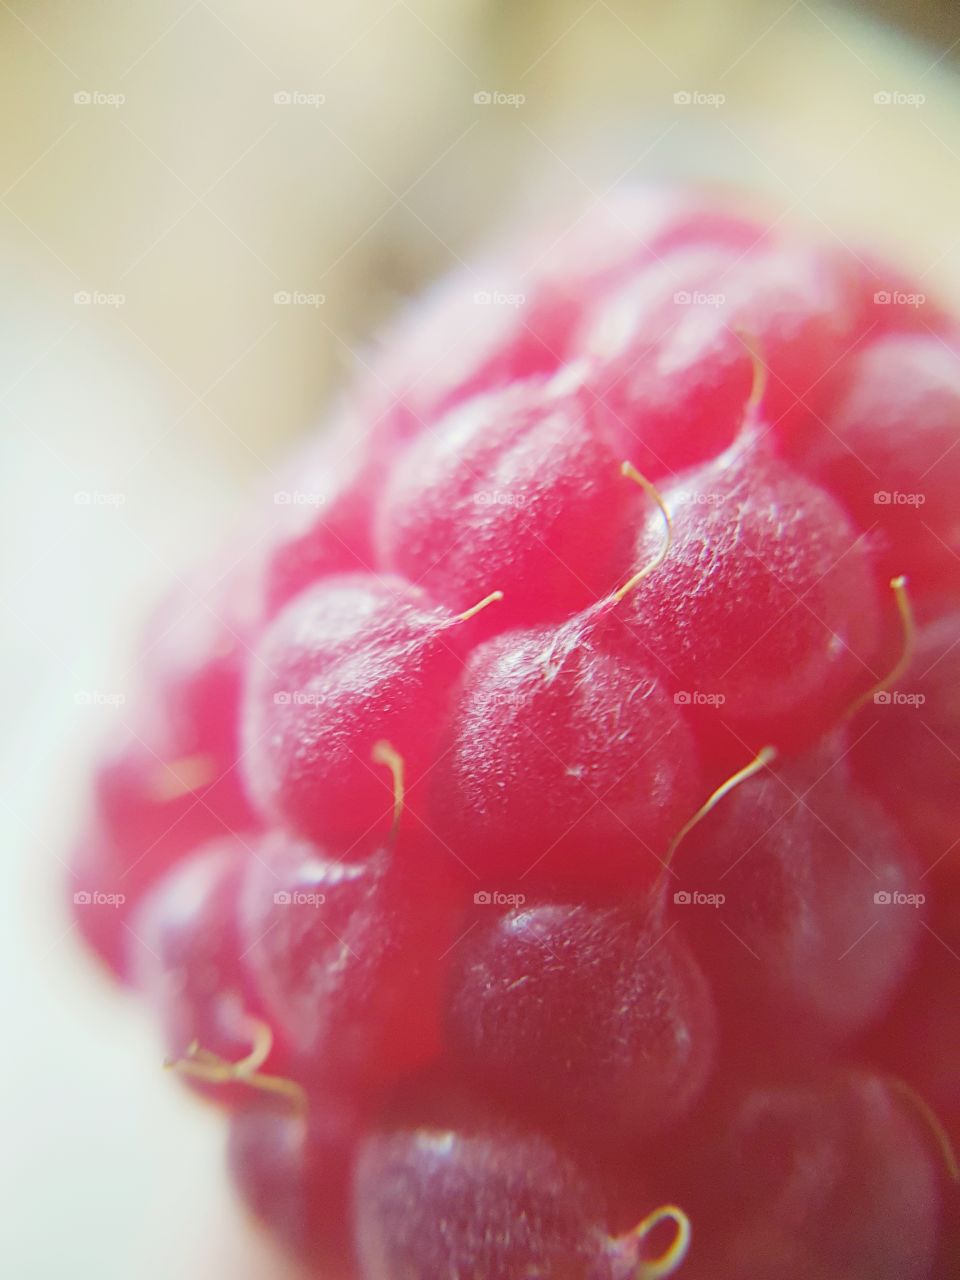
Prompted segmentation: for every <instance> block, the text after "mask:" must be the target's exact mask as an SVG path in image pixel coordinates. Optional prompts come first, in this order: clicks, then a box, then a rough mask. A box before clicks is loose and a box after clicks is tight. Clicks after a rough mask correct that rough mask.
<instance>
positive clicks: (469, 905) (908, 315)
mask: <svg viewBox="0 0 960 1280" xmlns="http://www.w3.org/2000/svg"><path fill="white" fill-rule="evenodd" d="M868 261H869V260H868V259H865V258H863V257H862V256H854V255H852V254H847V253H841V252H839V251H838V250H836V249H835V248H833V247H824V246H821V245H817V244H815V243H809V242H808V241H807V240H806V239H805V238H804V237H803V235H801V234H798V233H796V232H794V231H789V230H785V229H783V227H782V226H781V223H780V222H779V220H778V221H776V222H775V223H774V224H773V225H764V224H763V223H762V222H759V221H757V220H756V219H754V218H751V217H749V216H745V215H744V214H742V213H741V212H739V211H737V210H736V209H733V208H731V207H729V206H725V205H722V204H716V205H714V204H712V203H711V202H709V201H706V200H704V199H703V198H700V197H697V196H692V195H689V194H685V193H680V194H674V193H669V192H654V193H644V192H637V193H633V194H631V195H629V196H627V197H623V198H620V197H618V198H617V199H616V200H612V201H610V202H607V203H603V204H601V205H600V206H598V207H597V208H596V209H595V210H593V211H592V212H591V213H590V214H588V215H587V216H585V217H584V218H582V219H581V220H579V221H578V222H577V223H575V224H574V225H573V226H570V227H566V228H559V229H554V230H553V231H552V232H550V233H548V234H547V235H546V236H544V235H543V234H542V233H541V234H539V235H537V236H534V237H531V238H529V239H528V240H526V241H524V242H522V243H521V246H520V247H519V248H518V249H516V250H514V251H513V252H512V253H511V254H509V255H507V256H505V257H504V258H502V259H496V260H491V261H489V262H488V263H487V264H486V265H483V266H481V267H480V268H479V269H478V271H477V272H476V273H472V274H470V275H466V274H462V275H459V276H456V277H454V278H452V279H451V280H450V281H447V282H445V283H443V284H441V285H440V286H438V287H437V288H436V289H435V290H434V291H433V293H432V295H431V296H430V297H429V298H428V299H427V301H426V302H425V303H424V305H423V306H422V307H421V308H419V309H417V310H416V311H415V312H413V313H412V314H411V317H410V318H408V319H407V320H404V321H403V322H401V323H400V324H398V325H397V326H395V328H394V329H393V331H392V332H391V333H390V334H388V335H387V338H386V340H385V342H384V344H383V346H382V348H381V350H380V351H379V352H377V353H375V354H374V356H373V359H372V366H371V368H372V372H371V373H370V374H369V376H368V377H367V378H365V379H364V380H362V381H361V383H360V385H359V386H357V387H356V388H355V389H354V391H353V393H352V395H351V396H350V398H349V399H347V400H345V401H344V403H343V404H342V405H341V406H340V407H339V408H338V410H337V412H336V414H335V419H336V427H335V429H334V430H332V431H331V432H330V433H327V434H326V435H324V436H323V437H322V438H321V439H320V440H319V441H316V442H312V443H311V444H310V445H309V446H308V447H307V449H306V450H305V451H304V452H303V453H302V454H301V455H300V456H299V457H298V458H297V459H295V460H294V462H293V464H292V465H291V466H290V468H289V470H288V471H287V472H286V473H285V475H284V477H283V479H282V481H281V486H282V487H280V488H278V489H277V490H276V491H275V492H274V494H273V504H272V508H273V509H272V511H268V512H266V513H265V515H264V517H263V518H258V520H257V522H256V523H255V524H254V525H252V526H250V527H249V528H248V529H247V530H246V531H245V532H246V534H247V545H251V544H253V545H255V546H257V548H258V550H257V551H256V552H255V553H249V554H247V553H242V552H241V549H240V544H239V543H237V544H235V545H234V546H232V547H231V548H228V549H227V551H226V553H225V554H224V556H223V558H222V561H221V562H220V564H219V566H218V565H215V566H214V567H213V568H212V569H211V568H210V567H208V568H207V569H205V570H204V571H203V572H202V573H201V574H199V575H198V576H197V577H196V578H195V579H192V580H191V581H190V582H188V583H187V584H186V586H185V587H184V588H183V589H182V590H180V591H178V592H177V593H176V594H175V595H174V596H173V597H172V598H171V599H170V600H169V601H168V602H167V604H166V605H165V606H164V607H163V608H162V609H161V611H160V612H159V613H158V614H157V616H156V617H155V619H154V620H153V622H152V624H151V627H150V629H149V631H148V634H147V637H146V640H145V646H144V648H145V652H144V658H143V670H144V675H145V683H146V686H147V687H146V691H145V695H144V697H143V698H142V700H141V702H140V703H139V704H135V705H134V708H133V713H132V715H131V717H130V721H129V725H128V729H129V735H128V737H127V738H126V739H124V740H123V741H121V742H119V743H115V744H113V747H112V750H111V753H110V755H109V756H108V757H107V759H106V761H105V762H104V763H103V764H102V765H101V766H100V768H99V770H98V772H97V775H96V781H95V786H94V814H93V820H92V823H91V825H90V829H89V830H88V831H87V832H86V833H85V834H84V835H83V836H82V837H81V839H80V840H79V841H78V852H77V855H76V859H75V871H76V880H75V884H74V886H73V890H74V893H75V903H76V916H77V920H78V922H79V924H80V926H81V928H82V929H83V931H84V933H85V935H86V937H87V938H88V939H89V941H90V942H91V943H92V945H93V946H94V947H95V948H96V949H97V950H98V951H99V952H100V954H101V955H102V956H104V957H105V958H106V959H107V960H108V961H109V962H110V963H111V964H112V965H113V966H114V968H115V969H116V970H117V971H118V973H119V974H121V975H122V976H123V977H124V978H126V979H128V980H130V981H131V982H132V983H133V984H135V985H136V986H137V987H139V988H140V990H141V992H142V993H143V994H144V995H145V996H146V998H147V999H148V1000H149V1001H150V1002H151V1003H152V1004H153V1006H154V1007H155V1009H156V1012H157V1014H158V1016H159V1018H160V1020H161V1022H162V1024H163V1028H164V1035H165V1040H166V1044H167V1052H168V1055H169V1059H170V1065H171V1066H173V1067H175V1068H176V1070H177V1072H178V1073H179V1074H180V1075H182V1076H183V1077H184V1079H185V1080H187V1081H188V1082H189V1083H190V1084H191V1085H192V1086H194V1087H195V1088H198V1089H200V1090H202V1092H203V1093H204V1094H205V1096H207V1097H211V1098H216V1099H217V1100H218V1101H220V1102H222V1103H223V1104H224V1105H225V1106H226V1107H227V1108H228V1110H229V1112H230V1114H231V1139H230V1164H231V1168H232V1170H233V1173H234V1176H235V1179H236V1181H237V1184H238V1186H239V1188H240V1190H241V1192H242V1194H243V1195H244V1197H245V1199H246V1200H247V1202H248V1203H249V1205H250V1206H251V1208H252V1209H253V1210H254V1212H255V1213H256V1214H257V1215H258V1216H259V1217H260V1218H262V1219H263V1220H264V1221H265V1222H266V1223H267V1224H268V1226H269V1227H270V1228H271V1229H272V1230H273V1231H274V1232H275V1233H276V1235H277V1236H278V1237H279V1238H280V1239H281V1240H282V1241H283V1242H284V1243H285V1244H286V1246H287V1247H288V1248H290V1249H291V1250H293V1251H295V1252H296V1253H297V1254H299V1255H300V1257H301V1258H302V1259H303V1261H304V1263H305V1265H306V1267H307V1269H308V1272H310V1273H312V1274H317V1275H319V1274H324V1275H329V1276H332V1277H334V1278H335V1280H438V1277H441V1276H447V1275H451V1276H452V1275H457V1276H460V1277H461V1278H462V1280H522V1278H526V1277H532V1276H534V1275H537V1276H542V1277H544V1280H546V1277H548V1276H549V1277H552V1278H555V1280H559V1278H560V1277H567V1278H569V1280H633V1278H643V1280H652V1277H654V1276H665V1275H668V1274H671V1273H673V1272H674V1271H677V1270H680V1271H681V1272H682V1274H684V1275H687V1276H690V1277H692V1278H694V1280H695V1278H696V1277H697V1276H701V1275H702V1276H708V1275H709V1276H710V1277H711V1278H712V1280H747V1277H750V1280H753V1278H754V1277H759V1276H762V1277H764V1280H820V1277H822V1276H825V1275H831V1276H837V1277H843V1278H844V1280H877V1278H880V1280H884V1278H886V1277H889V1280H924V1277H927V1278H929V1280H933V1278H934V1277H938V1276H943V1277H945V1276H946V1275H947V1274H950V1272H949V1270H948V1268H949V1265H950V1262H949V1258H950V1250H951V1249H954V1248H955V1242H956V1239H957V1238H958V1237H957V1227H958V1225H960V1224H958V1215H957V1212H956V1201H955V1197H954V1198H951V1195H952V1189H948V1183H949V1181H950V1179H951V1177H953V1176H955V1175H956V1173H957V1169H956V1162H955V1158H954V1156H953V1152H952V1147H951V1135H953V1137H956V1136H957V1128H958V1125H960V1102H958V1096H957V1092H956V1085H955V1081H956V1078H957V1075H958V1072H957V1065H958V1062H957V1048H956V1044H955V1035H954V1032H955V1030H956V1016H955V1009H954V1005H955V1004H956V998H955V997H956V982H955V980H954V973H955V971H954V970H953V969H952V967H951V966H952V965H953V964H954V963H956V962H957V952H958V947H960V939H958V938H957V936H956V933H955V930H954V928H953V925H952V924H951V921H952V918H953V916H954V915H955V913H956V908H957V901H958V898H957V894H958V883H957V880H958V878H957V872H956V868H957V866H958V860H957V853H956V849H955V834H954V832H955V809H956V782H955V766H956V761H955V757H956V755H957V753H958V751H960V702H958V698H957V685H958V680H960V668H958V660H957V656H956V655H957V653H958V652H960V648H958V645H957V640H958V635H960V631H958V618H960V602H958V599H957V584H958V582H960V577H958V572H957V563H958V551H960V547H958V542H957V537H958V534H957V531H958V527H960V526H958V523H957V516H956V505H955V503H954V496H955V494H956V492H957V491H958V485H960V448H956V445H957V443H958V441H960V375H958V363H957V355H958V352H957V345H956V342H957V333H958V329H957V328H956V326H955V323H954V322H953V321H952V320H950V319H949V318H947V317H945V316H944V315H943V314H942V313H940V312H939V311H936V310H934V309H933V308H930V309H928V310H927V311H926V312H925V313H924V315H923V316H918V315H916V314H914V313H913V312H912V311H910V312H904V311H902V309H900V308H897V307H896V306H889V305H884V306H876V307H875V306H874V304H873V298H874V295H875V294H876V293H877V292H878V291H879V290H883V289H885V288H889V287H890V284H891V283H892V282H893V281H894V279H895V276H894V274H893V273H890V272H888V271H887V269H886V268H884V267H878V268H876V269H874V268H873V267H871V266H869V265H865V263H867V262H868ZM897 283H898V285H899V283H901V282H899V281H897ZM880 296H881V300H882V296H883V295H882V294H881V295H880ZM878 495H879V496H878ZM884 495H886V497H885V496H884ZM910 495H913V497H912V498H911V497H910ZM921 498H922V501H921ZM917 619H919V621H917ZM917 957H919V958H917ZM951 1001H952V1003H951ZM951 1037H952V1038H951ZM854 1061H856V1062H857V1063H858V1064H860V1065H859V1066H858V1068H857V1069H856V1070H854V1069H853V1068H852V1067H851V1065H850V1064H851V1062H854ZM879 1071H884V1072H888V1073H889V1074H888V1075H884V1076H881V1075H879V1074H877V1073H878V1072H879ZM691 1221H692V1235H691ZM936 1259H939V1260H938V1261H935V1260H936ZM937 1267H939V1268H940V1270H939V1271H937V1270H936V1268H937Z"/></svg>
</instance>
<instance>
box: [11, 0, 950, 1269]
mask: <svg viewBox="0 0 960 1280" xmlns="http://www.w3.org/2000/svg"><path fill="white" fill-rule="evenodd" d="M521 8H522V10H523V12H524V14H525V15H526V16H525V18H524V20H523V21H522V22H521V21H520V20H519V19H518V17H517V16H516V15H517V11H519V10H521ZM945 53H946V50H945V49H943V48H920V47H917V48H912V47H910V46H908V45H907V44H906V43H905V42H904V40H903V39H902V38H901V37H894V36H890V35H887V34H885V33H884V32H882V31H880V30H878V29H871V28H867V27H865V26H863V25H861V24H859V23H857V22H854V21H853V20H852V19H850V18H849V17H848V16H844V15H843V14H842V13H841V12H840V11H839V10H834V9H829V8H825V7H823V8H821V7H818V8H816V9H814V8H813V7H811V6H809V5H807V4H806V3H804V2H803V0H797V2H796V3H792V4H791V3H788V2H787V0H777V2H775V3H770V2H769V0H764V2H763V3H759V2H757V3H751V2H749V0H743V2H742V3H737V4H726V5H723V4H719V3H716V4H710V5H703V6H701V5H699V4H676V5H673V6H664V5H662V4H659V3H657V4H654V3H650V4H644V3H633V4H627V3H609V4H608V3H606V2H605V0H597V3H592V4H591V3H579V4H574V3H572V2H571V3H565V2H563V0H560V2H557V3H553V4H550V3H546V2H544V3H539V4H532V5H528V6H523V7H521V6H517V5H509V4H505V3H500V4H493V3H487V2H484V0H458V3H456V4H451V3H443V2H442V0H416V2H414V0H411V2H410V3H407V2H406V0H396V2H392V0H382V2H379V3H375V2H374V0H354V3H352V4H350V5H332V4H322V3H316V4H311V5H307V4H302V3H295V2H294V0H277V2H276V3H273V4H271V5H269V6H266V5H262V4H255V3H253V0H233V2H232V3H226V0H154V2H153V3H150V4H146V3H142V2H141V0H137V2H131V0H101V2H100V3H90V4H84V5H79V4H74V3H67V2H66V0H63V2H61V3H24V2H23V0H14V2H13V3H6V2H4V0H0V111H2V115H0V119H2V120H3V122H4V123H3V125H2V126H0V278H2V281H3V287H2V294H0V415H2V421H3V435H2V437H0V475H2V477H3V480H4V482H5V484H4V496H3V503H2V507H0V519H2V521H3V537H2V542H0V557H2V559H0V609H2V610H3V614H4V649H3V654H2V657H3V663H2V665H0V689H2V694H3V700H2V704H0V705H2V706H3V708H4V711H5V716H4V725H3V732H2V735H0V749H2V753H3V757H2V758H3V778H4V787H3V795H2V804H0V823H2V832H3V844H2V853H0V875H2V877H3V880H2V894H0V913H2V915H0V949H2V951H0V965H2V967H0V973H2V979H0V982H2V995H3V1001H4V1019H3V1026H4V1029H5V1032H6V1036H5V1041H6V1043H5V1046H4V1052H3V1061H4V1066H5V1083H6V1087H5V1088H4V1089H3V1091H2V1095H0V1096H2V1108H3V1111H2V1115H0V1133H2V1135H3V1140H2V1141H0V1161H2V1169H0V1173H2V1178H3V1186H2V1187H0V1203H2V1205H3V1209H4V1212H3V1214H2V1215H0V1268H2V1269H3V1271H4V1273H5V1274H9V1275H11V1276H15V1277H16V1278H17V1280H48V1278H50V1280H52V1278H53V1277H61V1276H78V1275H79V1276H83V1277H87V1276H89V1277H91V1280H128V1278H129V1277H134V1276H136V1277H137V1278H138V1280H161V1278H163V1280H166V1278H167V1277H170V1276H173V1275H178V1276H181V1277H185V1278H189V1277H203V1276H209V1275H224V1276H230V1277H232V1278H233V1280H242V1278H243V1277H247V1276H249V1277H254V1276H260V1275H270V1276H273V1277H280V1276H281V1270H280V1267H281V1264H280V1263H279V1262H278V1261H277V1260H276V1259H275V1258H272V1255H271V1254H270V1251H269V1246H268V1245H267V1243H266V1242H264V1241H261V1240H259V1239H258V1238H257V1237H256V1236H252V1235H249V1234H248V1233H247V1232H246V1231H245V1230H244V1229H243V1228H242V1226H241V1220H240V1218H239V1214H238V1211H237V1210H236V1209H235V1208H234V1207H233V1205H232V1202H231V1201H230V1199H229V1197H228V1196H227V1194H226V1191H225V1188H224V1184H223V1182H222V1180H221V1178H220V1174H219V1169H220V1163H221V1155H220V1144H221V1136H222V1135H221V1132H220V1127H219V1124H218V1122H217V1119H216V1117H215V1115H213V1114H212V1113H211V1112H209V1111H207V1110H204V1109H202V1108H200V1107H199V1106H197V1105H195V1104H191V1103H190V1102H188V1101H187V1100H186V1099H185V1098H184V1096H183V1095H182V1094H181V1093H180V1092H178V1091H177V1090H176V1089H174V1088H173V1086H172V1085H171V1083H170V1082H169V1080H165V1079H163V1078H162V1073H161V1072H160V1070H159V1057H160V1051H159V1048H158V1046H157V1044H156V1042H155V1040H154V1039H153V1037H152V1033H151V1032H150V1031H149V1029H148V1027H147V1025H146V1023H145V1021H144V1019H143V1018H142V1017H141V1015H140V1014H139V1013H138V1012H137V1011H136V1010H135V1009H134V1008H133V1007H132V1006H131V1005H129V1004H127V1003H125V1002H123V1001H122V1000H120V999H119V998H117V997H116V996H115V995H114V994H113V993H112V992H111V991H110V990H109V989H108V988H107V987H105V986H103V985H99V984H98V982H97V981H96V980H95V974H94V972H93V970H92V968H91V967H90V965H89V962H88V961H87V960H86V959H85V957H84V956H83V955H82V954H81V953H80V951H79V950H78V949H77V947H76V943H75V939H74V938H73V936H72V935H71V934H70V932H69V925H68V922H67V920H66V918H65V917H64V916H63V915H62V914H60V913H59V911H58V909H57V892H58V887H57V878H58V876H59V875H60V874H62V868H61V866H60V864H59V862H58V857H59V856H60V854H61V852H62V850H63V847H64V843H65V841H66V839H67V838H68V835H69V832H70V830H71V827H72V826H73V825H74V823H75V822H76V820H77V813H78V812H79V806H80V804H81V796H82V775H83V769H84V766H85V760H86V757H87V755H88V753H89V750H90V743H91V741H92V740H94V739H95V738H96V737H97V736H103V735H105V734H108V733H109V732H110V726H111V723H113V721H112V720H111V717H114V718H116V717H117V716H118V715H122V709H121V710H120V711H119V712H118V711H117V710H116V709H115V708H111V707H107V706H78V705H77V703H76V695H77V693H80V692H83V691H108V692H109V691H117V690H118V689H120V688H122V687H123V682H124V679H125V678H126V676H128V675H129V674H131V673H130V671H129V660H128V659H129V649H128V647H127V642H128V638H129V628H130V626H131V619H133V618H134V617H135V616H136V615H137V614H138V613H139V612H141V611H142V609H143V608H144V607H145V604H146V602H147V601H148V600H149V599H150V598H152V596H153V595H154V593H155V591H156V589H157V586H158V583H160V582H162V581H164V580H168V579H169V578H171V577H172V576H174V575H175V574H176V573H177V572H178V571H179V570H180V569H182V567H183V565H184V564H186V563H187V562H188V561H189V558H190V556H191V554H192V553H193V552H194V550H195V548H196V547H197V546H198V545H199V544H202V543H205V542H207V541H209V539H210V538H211V537H212V536H213V534H214V532H215V531H216V529H218V528H222V527H223V526H224V525H225V523H226V522H227V520H228V518H229V517H230V515H231V512H233V511H235V510H236V509H237V508H238V506H239V505H240V504H241V502H242V499H243V498H244V496H246V495H247V494H248V493H250V492H253V491H255V490H257V489H259V488H261V487H263V486H264V485H266V486H267V487H269V484H270V479H271V474H272V471H271V469H272V467H273V465H274V459H275V458H276V457H277V455H278V453H279V452H280V451H281V449H282V446H283V444H284V441H286V440H288V439H290V438H291V437H293V436H295V435H296V434H297V433H298V432H301V431H303V430H305V429H306V428H307V427H308V426H309V424H310V423H312V422H313V421H314V420H315V419H316V418H317V417H318V415H319V412H320V408H321V405H322V403H323V400H324V397H325V396H326V395H328V394H329V393H330V391H331V388H333V387H335V386H336V385H337V384H338V383H339V382H340V381H342V379H343V378H344V377H345V376H347V375H348V374H349V372H350V370H351V368H352V367H353V366H354V365H355V364H356V363H357V361H358V360H360V359H362V350H363V346H364V344H365V343H366V341H367V340H368V338H369V334H370V331H371V328H372V327H373V326H374V324H375V322H376V321H377V320H378V319H379V318H382V317H384V316H386V315H389V314H390V313H391V312H392V311H393V310H394V309H395V308H396V306H397V305H398V302H399V299H400V298H401V297H402V295H403V294H404V293H406V292H409V291H411V290H413V289H415V288H416V286H417V285H418V283H419V282H421V281H422V280H424V279H426V278H428V277H430V276H432V275H433V274H435V273H437V272H439V271H441V270H443V269H445V268H446V267H448V266H450V265H452V264H455V263H456V262H457V261H458V260H459V259H461V258H467V257H469V254H470V245H471V244H472V243H473V242H474V241H475V240H476V238H478V237H479V236H481V235H482V234H484V233H485V232H487V231H490V230H491V229H493V228H496V227H497V226H498V225H499V224H501V223H502V222H504V221H505V220H508V219H509V217H510V216H511V211H513V210H516V209H517V208H518V207H522V208H524V209H525V210H526V211H528V212H532V211H534V210H536V209H537V208H549V209H555V208H556V207H558V206H567V205H575V204H578V203H583V202H589V201H590V200H592V199H595V198H597V197H598V196H600V195H602V193H603V192H604V191H606V190H608V189H609V188H611V187H612V186H613V185H614V184H615V183H617V182H618V181H620V180H630V179H632V178H643V177H646V176H651V175H652V176H663V175H674V174H692V175H698V176H707V177H711V178H721V179H730V178H735V179H737V180H743V181H746V182H748V183H751V184H754V185H756V186H759V187H761V188H763V189H765V190H766V191H767V192H768V193H769V194H770V195H771V196H772V197H774V198H775V199H776V200H777V201H779V202H780V203H781V204H782V205H783V206H784V207H785V208H788V209H791V210H793V212H794V214H795V215H799V216H803V217H806V218H808V219H811V220H813V221H814V222H815V223H819V224H822V227H823V229H824V231H825V234H827V235H828V236H836V237H839V238H840V239H843V240H845V241H849V240H850V237H851V234H852V231H853V229H860V230H861V231H864V232H866V233H868V234H869V235H871V236H872V237H874V238H875V239H876V240H877V241H878V242H879V243H883V244H887V245H889V246H891V247H892V248H893V250H894V251H895V252H896V253H898V254H899V255H900V256H902V257H904V258H905V259H907V260H909V261H911V262H912V264H913V266H914V267H915V269H916V271H917V273H918V274H919V275H920V276H921V278H922V279H923V281H924V282H925V284H924V287H927V286H929V289H930V292H934V291H935V290H941V291H946V292H949V291H950V289H951V287H952V286H953V285H954V283H955V282H956V281H957V279H958V275H960V231H958V219H957V209H958V195H960V142H958V141H957V130H956V121H957V119H958V118H960V115H958V110H957V107H958V97H957V88H956V84H955V81H954V79H953V76H952V72H951V71H950V70H949V68H950V65H951V58H950V56H944V54H945ZM683 89H689V90H698V91H700V92H703V93H722V94H724V95H725V96H726V102H725V103H724V105H723V106H722V107H721V108H718V109H716V110H713V109H710V108H700V107H677V106H675V104H674V101H673V95H674V93H676V92H677V91H679V90H683ZM480 90H499V91H501V92H504V93H512V94H523V95H525V98H526V101H525V102H524V104H523V105H522V106H521V107H518V108H512V107H507V106H492V105H491V106H478V105H476V104H475V103H474V94H475V93H476V92H478V91H480ZM880 90H897V91H900V92H903V93H913V94H916V93H922V94H924V95H925V96H926V99H927V101H926V102H925V103H924V105H923V106H922V107H920V108H916V109H914V108H909V107H892V106H891V107H885V106H877V105H875V103H874V101H873V95H874V94H875V93H876V92H878V91H880ZM84 91H86V92H100V93H106V94H124V95H125V97H126V101H125V102H124V103H123V105H122V106H120V107H118V108H114V107H110V106H107V105H95V104H89V105H81V104H76V103H75V102H74V94H75V93H77V92H84ZM278 91H288V92H291V93H304V94H324V95H325V97H326V101H325V103H324V104H323V105H322V106H320V107H317V108H312V107H309V106H297V105H287V106H282V105H277V104H275V103H274V101H273V95H274V94H275V93H276V92H278ZM81 290H87V291H99V292H102V293H122V294H124V295H125V298H126V300H125V303H124V305H123V306H121V307H119V308H117V309H112V308H109V307H106V306H78V305H76V304H75V303H74V300H73V299H74V294H75V293H76V292H78V291H81ZM278 290H291V291H292V290H300V291H303V292H310V293H321V292H322V293H323V294H325V295H326V301H325V303H324V305H323V306H320V307H316V308H308V307H280V306H276V305H274V302H273V295H274V293H275V292H276V291H278ZM78 491H94V492H99V493H120V494H122V495H123V498H124V502H123V505H122V506H119V507H115V506H104V507H93V506H80V505H78V504H77V503H76V502H75V501H74V495H75V494H76V493H77V492H78Z"/></svg>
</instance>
